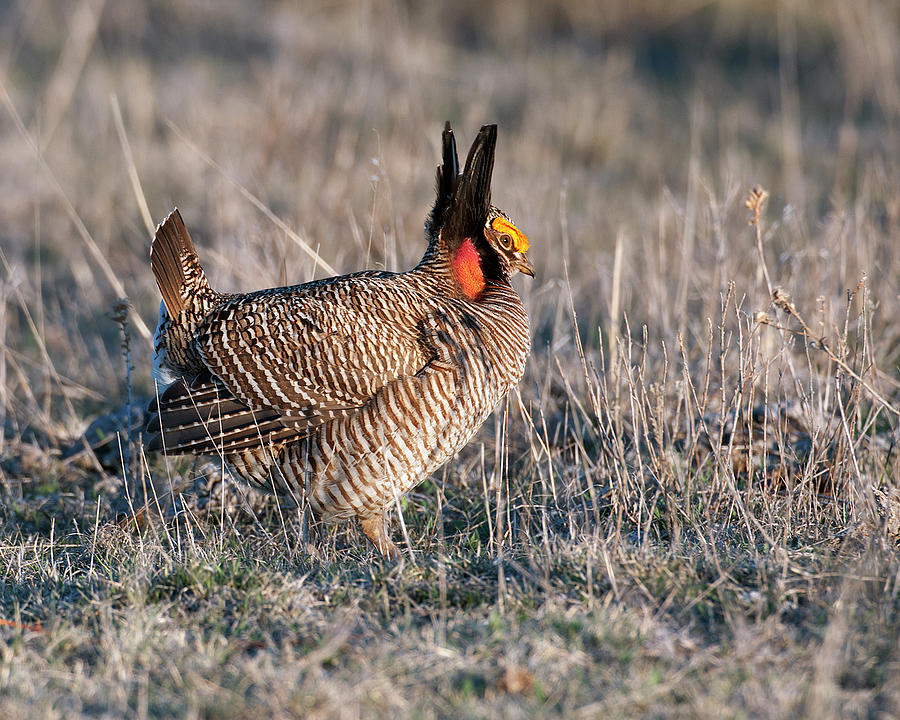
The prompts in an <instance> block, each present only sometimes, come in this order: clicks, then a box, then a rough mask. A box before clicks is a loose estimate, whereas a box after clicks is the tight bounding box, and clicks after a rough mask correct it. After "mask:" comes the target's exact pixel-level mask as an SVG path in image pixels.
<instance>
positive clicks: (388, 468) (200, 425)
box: [149, 123, 534, 555]
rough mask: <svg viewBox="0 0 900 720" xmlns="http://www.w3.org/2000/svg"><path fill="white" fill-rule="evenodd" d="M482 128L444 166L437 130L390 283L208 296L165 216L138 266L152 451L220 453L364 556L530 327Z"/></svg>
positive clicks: (380, 541) (516, 365) (455, 439)
mask: <svg viewBox="0 0 900 720" xmlns="http://www.w3.org/2000/svg"><path fill="white" fill-rule="evenodd" d="M495 143H496V126H493V125H491V126H485V127H483V128H482V129H481V132H480V133H479V135H478V137H477V138H476V140H475V142H474V143H473V145H472V148H471V150H470V151H469V156H468V158H467V160H466V166H465V170H464V171H463V173H462V174H460V173H459V166H458V161H457V157H456V146H455V141H454V139H453V133H452V131H451V130H450V125H449V123H448V124H447V126H446V128H445V130H444V134H443V148H444V149H443V162H442V164H441V165H440V166H439V167H438V173H437V199H436V201H435V205H434V208H433V210H432V212H431V214H430V216H429V218H428V220H427V221H426V225H425V228H426V235H427V238H428V247H427V249H426V251H425V255H424V257H423V258H422V260H421V261H420V262H419V264H418V265H417V266H416V267H415V268H413V269H412V270H410V271H408V272H405V273H388V272H373V271H368V272H360V273H355V274H352V275H344V276H341V277H334V278H329V279H326V280H320V281H317V282H312V283H307V284H304V285H297V286H293V287H285V288H273V289H270V290H261V291H258V292H254V293H249V294H246V295H223V294H220V293H216V292H215V291H213V290H211V289H210V287H209V285H208V284H207V282H206V277H205V275H204V274H203V270H202V268H201V267H200V264H199V260H198V258H197V254H196V251H195V250H194V247H193V244H192V242H191V239H190V235H189V234H188V232H187V229H186V228H185V226H184V223H183V222H182V220H181V216H180V214H179V213H178V211H177V210H175V211H173V212H172V214H171V215H170V216H169V217H168V218H166V220H165V221H164V222H163V223H162V224H161V225H160V227H159V228H158V229H157V233H156V237H155V239H154V243H153V248H152V250H151V265H152V268H153V272H154V274H155V276H156V278H157V281H158V283H159V287H160V292H161V294H162V296H163V302H162V304H161V306H160V319H159V323H158V327H157V333H156V343H155V354H154V377H155V378H156V379H157V381H158V383H159V384H160V386H161V387H163V386H165V389H164V390H163V391H162V392H161V395H160V397H159V398H158V401H156V402H154V403H153V407H151V410H153V411H154V412H155V413H156V415H155V416H154V417H153V419H152V420H151V423H150V427H149V431H150V433H151V439H150V441H149V448H150V449H162V450H165V451H167V452H172V453H194V454H219V453H221V454H222V455H223V456H224V457H225V459H226V460H227V461H228V463H229V465H230V466H231V468H232V470H233V472H234V474H235V475H236V476H238V477H239V478H241V479H243V480H244V481H246V482H248V483H250V484H251V485H254V486H256V487H259V488H262V489H266V490H269V491H272V492H275V493H277V494H279V495H280V496H282V498H283V499H291V500H293V501H294V502H298V503H299V502H303V501H306V502H308V504H309V506H310V508H311V509H312V510H313V512H315V513H316V514H317V515H318V516H319V517H321V518H323V519H325V520H337V519H351V518H356V519H357V520H358V521H359V523H360V527H361V528H362V529H363V531H364V532H365V534H366V535H367V536H368V537H369V539H370V540H372V542H373V543H374V544H375V546H376V547H377V548H378V550H379V551H380V552H382V553H383V554H387V555H395V554H396V548H395V546H394V544H393V542H392V541H391V539H390V537H389V536H388V534H387V531H386V529H385V523H386V514H387V513H388V512H389V510H390V508H391V507H392V506H393V504H394V502H395V498H396V497H397V496H399V495H401V494H403V493H405V492H407V491H408V490H409V489H410V488H412V487H413V486H415V485H416V484H417V483H419V482H421V481H422V480H423V479H424V478H426V477H427V476H428V475H429V474H430V473H432V472H433V471H434V470H436V469H437V468H439V467H440V466H441V465H443V464H444V463H445V462H446V461H447V460H448V459H449V458H450V457H452V456H453V454H454V453H456V452H457V451H458V450H459V449H460V448H461V447H462V446H463V445H465V443H466V442H467V441H468V440H469V438H470V437H471V436H472V434H473V433H474V432H475V431H476V430H477V429H478V427H480V426H481V424H482V423H483V422H484V420H485V419H486V418H487V417H488V415H489V414H490V413H491V412H492V411H493V409H494V407H495V406H496V405H497V403H499V402H500V400H501V399H502V398H503V397H504V396H505V395H506V393H507V392H509V390H510V389H511V388H512V387H514V386H515V385H516V384H517V383H518V382H519V380H520V378H521V377H522V373H523V372H524V369H525V362H526V359H527V357H528V353H529V347H530V340H529V332H528V317H527V315H526V312H525V308H524V306H523V304H522V301H521V299H520V298H519V296H518V295H517V294H516V292H515V291H514V290H513V288H512V286H511V285H510V283H509V279H510V276H511V275H512V274H514V273H515V272H517V271H522V272H525V273H527V274H529V275H532V276H533V275H534V270H533V268H532V266H531V264H530V262H529V261H528V259H527V257H526V256H525V251H526V250H527V249H528V240H527V238H526V237H525V235H524V234H522V233H521V232H520V231H519V230H518V229H517V228H516V227H515V225H513V224H512V222H511V221H510V220H509V218H508V217H507V216H506V215H504V214H503V213H502V212H501V211H500V210H498V209H497V208H496V207H494V206H493V205H491V204H490V182H491V174H492V170H493V159H494V146H495Z"/></svg>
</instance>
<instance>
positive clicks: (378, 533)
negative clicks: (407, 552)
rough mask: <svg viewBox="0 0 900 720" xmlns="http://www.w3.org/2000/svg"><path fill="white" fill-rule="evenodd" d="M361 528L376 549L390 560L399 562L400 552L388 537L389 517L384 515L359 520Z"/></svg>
mask: <svg viewBox="0 0 900 720" xmlns="http://www.w3.org/2000/svg"><path fill="white" fill-rule="evenodd" d="M359 527H360V529H361V530H362V531H363V532H364V533H365V535H366V537H367V538H369V540H371V541H372V544H373V545H374V546H375V549H376V550H378V552H380V553H381V554H382V555H383V556H384V557H386V558H387V559H388V560H397V559H398V558H399V557H400V551H399V550H398V549H397V546H396V545H394V541H393V540H391V536H390V535H388V531H387V517H386V516H385V515H384V514H382V515H373V516H371V517H366V518H359Z"/></svg>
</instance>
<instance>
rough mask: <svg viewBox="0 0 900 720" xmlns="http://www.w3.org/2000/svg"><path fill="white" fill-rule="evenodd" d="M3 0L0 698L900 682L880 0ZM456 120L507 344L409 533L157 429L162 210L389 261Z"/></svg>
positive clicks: (626, 693)
mask: <svg viewBox="0 0 900 720" xmlns="http://www.w3.org/2000/svg"><path fill="white" fill-rule="evenodd" d="M0 18H2V21H0V48H2V50H0V81H2V87H0V95H2V99H3V101H4V107H3V110H2V117H3V118H4V119H3V121H2V122H0V166H2V167H3V168H4V170H3V172H2V173H0V237H2V242H0V350H2V352H0V498H2V500H0V638H2V643H0V715H3V716H9V717H25V716H27V717H79V716H100V717H119V716H123V715H127V716H138V717H148V716H152V717H168V716H178V717H259V716H265V715H271V716H298V717H300V716H302V717H310V716H313V717H315V716H329V717H330V716H358V715H372V714H379V715H404V716H405V715H411V716H422V717H460V716H477V717H485V716H490V717H493V716H503V717H508V716H513V717H530V716H534V715H539V714H540V715H552V716H564V717H598V716H612V717H618V716H653V717H657V716H659V717H680V716H683V717H723V716H726V717H794V716H812V717H822V718H824V717H890V716H894V715H897V714H900V694H898V690H897V688H898V687H900V650H898V648H900V604H898V600H897V595H898V592H897V591H898V586H897V578H898V577H900V563H898V560H897V542H898V537H900V490H898V487H897V470H898V459H897V453H896V450H895V442H896V438H897V429H898V417H897V416H898V411H900V377H898V372H897V364H898V358H900V332H898V327H900V326H898V325H897V322H896V318H897V317H900V256H898V253H897V251H896V239H897V238H898V237H900V200H898V198H900V180H898V178H900V89H898V88H900V71H898V68H900V58H898V52H900V50H898V48H900V15H898V12H897V9H896V7H894V5H893V4H890V3H882V2H878V0H872V2H867V3H856V4H852V3H849V4H848V3H844V2H840V1H839V0H833V1H829V2H826V3H824V4H822V3H817V2H812V1H811V0H810V1H807V0H795V1H794V2H791V3H768V2H755V3H750V2H745V1H743V0H722V2H716V3H701V2H693V1H690V0H683V1H681V2H656V1H654V0H647V1H646V2H640V3H632V2H628V3H626V2H618V1H616V2H611V3H603V4H602V5H598V7H597V8H596V9H591V8H588V7H587V6H585V4H584V3H576V2H568V0H557V1H556V2H552V3H537V2H528V3H521V4H504V3H496V4H494V3H488V4H485V3H477V4H476V3H472V2H460V3H454V4H452V5H448V6H446V7H444V8H440V9H438V8H437V7H432V8H428V9H420V8H418V7H417V6H415V5H412V4H403V3H399V2H393V1H387V0H386V1H384V2H373V3H365V2H358V3H346V4H323V5H315V6H313V5H309V6H298V5H295V4H293V3H285V2H267V3H264V4H261V5H260V6H258V7H251V6H250V5H249V4H245V3H241V2H238V1H237V0H235V1H234V2H227V1H226V2H220V3H216V4H215V6H212V5H210V6H209V7H207V6H205V5H202V4H189V3H175V2H156V3H138V2H130V1H126V2H116V3H112V2H107V3H105V4H104V3H102V2H98V1H96V0H81V1H80V2H72V3H52V2H41V3H19V4H15V5H10V6H9V7H7V8H5V9H3V10H0ZM445 119H450V120H451V121H452V122H453V124H454V127H455V129H456V132H457V134H458V135H459V138H460V142H461V145H463V146H467V144H468V141H469V140H470V139H471V138H472V137H473V136H474V133H475V132H476V130H477V128H478V127H479V126H480V125H481V124H482V123H484V122H489V121H497V122H499V124H500V141H499V147H498V157H497V166H496V168H495V176H494V177H495V183H494V199H495V201H496V202H497V203H498V204H499V205H501V206H502V207H503V208H504V209H505V210H507V211H508V212H509V213H510V214H511V215H512V216H513V217H514V218H515V220H516V222H517V224H518V225H519V226H520V227H522V228H523V229H524V230H525V232H527V233H528V234H529V236H530V237H531V239H532V251H531V253H530V254H531V255H532V256H533V259H534V261H535V265H536V267H537V268H538V270H539V274H538V278H537V280H536V281H534V282H530V281H528V279H527V278H526V279H524V280H523V281H516V282H517V287H519V288H520V290H521V292H522V295H523V298H524V299H525V302H526V304H527V306H528V308H529V312H530V315H531V318H532V328H533V335H534V345H533V354H532V358H531V361H530V363H529V366H528V370H527V372H526V376H525V379H524V380H523V382H522V384H521V386H520V388H519V391H518V392H517V393H515V394H514V395H513V396H511V397H510V399H509V401H508V402H507V403H504V404H503V405H502V406H501V407H500V408H498V410H497V412H496V413H495V416H494V418H492V419H491V420H489V421H488V423H486V425H485V427H484V428H483V429H482V431H481V432H480V433H479V434H478V436H477V438H476V439H475V440H474V441H473V442H472V443H471V444H470V445H469V446H468V447H467V448H466V449H464V450H463V451H462V452H461V453H460V455H459V456H458V458H456V459H455V460H454V461H453V462H451V463H450V464H449V465H448V466H447V467H446V468H445V469H444V470H443V471H441V472H439V473H438V474H437V475H436V476H435V477H434V478H432V479H431V480H430V481H428V482H426V483H425V484H424V485H423V486H421V487H420V488H418V489H417V490H416V491H415V492H413V493H412V494H410V496H409V497H408V498H406V499H405V500H404V501H403V503H402V518H403V521H404V523H403V529H402V530H401V527H400V524H399V522H395V524H394V537H395V539H398V540H399V539H400V538H401V537H402V536H403V534H404V532H405V533H406V534H407V535H408V537H409V541H410V543H411V551H410V550H408V551H407V554H406V556H405V559H404V561H402V562H401V563H399V564H397V565H390V564H386V563H384V562H382V561H381V560H380V559H379V558H378V557H376V556H375V555H374V553H373V551H372V550H371V548H370V547H368V546H367V545H366V544H365V543H364V542H363V540H362V537H361V536H360V535H359V534H358V533H357V532H356V531H355V530H353V529H348V528H344V527H338V528H331V527H320V526H318V525H316V524H315V523H312V524H310V523H309V522H308V519H306V518H304V517H302V516H299V517H298V516H297V515H296V513H292V512H290V511H283V510H282V509H281V508H279V507H278V505H277V503H273V502H271V501H267V500H265V499H260V498H258V497H256V496H248V497H245V496H244V493H243V492H242V491H241V490H239V489H236V488H234V487H233V486H231V485H229V484H228V483H223V482H222V480H221V473H220V472H219V469H218V468H216V466H215V464H214V463H213V464H210V463H205V464H204V463H202V462H196V463H194V462H192V461H190V460H184V459H175V458H169V459H164V458H160V457H148V456H146V455H145V454H144V453H142V452H141V451H140V444H139V442H140V437H139V428H140V425H141V420H142V418H141V413H140V411H139V410H138V409H137V408H139V407H140V406H141V405H142V402H143V401H144V399H145V398H146V397H148V396H149V395H150V394H151V392H152V387H151V380H150V374H149V365H150V362H149V343H148V341H147V337H146V331H145V329H144V328H145V327H146V326H150V327H152V324H153V322H154V321H155V317H156V309H157V307H158V302H159V296H158V293H157V290H156V288H155V286H154V283H153V279H152V276H151V273H150V272H149V267H148V263H147V255H148V247H149V231H150V229H151V227H152V224H153V223H154V222H156V221H158V220H159V219H161V218H162V217H164V216H165V215H166V214H167V213H168V212H169V210H170V209H171V208H172V207H173V206H174V205H176V204H177V205H178V206H179V207H180V208H181V210H182V213H183V214H184V216H185V219H186V222H187V223H188V225H189V226H190V227H191V230H192V233H193V235H194V238H195V241H196V243H197V245H198V248H199V250H200V253H201V257H202V259H203V261H204V265H205V267H206V269H207V271H208V273H209V275H210V277H211V280H212V282H213V284H214V286H216V287H218V288H221V289H227V290H250V289H255V288H258V287H261V286H267V285H274V284H278V283H279V282H281V280H282V278H286V279H287V281H288V282H302V281H306V280H309V279H311V278H313V277H322V276H323V273H324V272H325V271H324V270H322V268H321V267H319V266H318V264H317V261H316V257H317V256H319V257H321V259H322V261H323V262H324V263H325V266H326V267H333V268H334V269H335V270H337V271H338V272H347V271H351V270H354V269H358V268H361V267H387V268H389V269H403V268H406V267H409V266H410V265H411V264H412V263H413V262H415V261H416V260H417V259H418V257H419V255H420V253H421V251H422V244H423V243H422V232H421V227H422V222H423V219H424V215H425V212H426V211H427V208H428V206H429V201H430V199H431V193H432V187H431V182H432V177H433V167H434V165H435V163H436V162H437V159H438V152H439V147H438V138H439V133H440V129H441V127H442V125H443V121H444V120H445ZM757 186H759V187H760V192H759V193H756V194H752V195H749V196H748V193H749V192H750V189H751V188H755V187H757ZM762 188H764V189H765V190H762ZM748 197H749V206H748V207H745V201H746V200H748ZM750 221H752V225H750V224H748V222H750ZM123 296H127V298H128V302H127V303H126V302H119V300H120V298H122V297H123ZM129 403H130V404H131V405H132V407H129ZM135 520H140V522H139V523H138V524H137V525H138V527H137V529H135Z"/></svg>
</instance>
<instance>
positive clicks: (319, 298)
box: [149, 274, 429, 453]
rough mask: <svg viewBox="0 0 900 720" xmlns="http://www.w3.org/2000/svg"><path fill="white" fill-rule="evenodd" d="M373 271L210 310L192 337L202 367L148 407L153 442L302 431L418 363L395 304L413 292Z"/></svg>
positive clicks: (196, 448) (424, 360) (203, 447)
mask: <svg viewBox="0 0 900 720" xmlns="http://www.w3.org/2000/svg"><path fill="white" fill-rule="evenodd" d="M373 275H374V274H370V275H368V276H366V275H364V274H360V275H356V276H347V277H345V278H339V279H337V280H332V281H329V282H326V283H314V284H311V285H308V286H299V287H297V288H287V289H277V290H270V291H262V292H259V293H253V294H250V295H245V296H240V297H236V298H233V299H232V300H230V301H228V302H226V303H224V304H223V305H221V306H220V307H218V308H216V309H215V310H213V312H212V313H210V314H209V316H207V318H206V319H205V320H204V322H203V324H202V325H201V326H200V327H199V328H198V331H197V334H196V336H195V341H194V345H195V349H196V351H197V354H198V355H199V357H200V358H201V360H202V361H203V363H204V365H205V366H206V368H207V370H208V372H207V373H202V374H201V375H200V376H199V377H198V378H195V379H194V380H193V381H192V382H184V381H181V382H178V383H176V384H175V385H173V386H171V387H169V388H168V389H167V390H166V392H165V393H163V395H162V396H161V397H160V399H159V406H158V408H153V407H151V410H153V411H157V415H158V417H157V418H156V419H155V421H151V427H150V428H149V430H150V431H151V432H156V433H158V435H156V436H155V437H153V438H152V439H151V441H150V444H149V447H150V449H160V448H163V447H165V449H166V450H168V451H170V452H190V453H213V452H231V451H235V450H240V449H244V448H248V447H254V446H258V445H260V444H262V443H263V442H266V441H278V440H285V439H289V438H296V437H301V436H303V435H306V434H308V433H309V432H310V431H311V430H312V429H314V428H315V427H317V426H319V425H321V424H322V423H325V422H328V421H330V420H334V419H336V418H339V417H342V416H345V415H348V414H351V413H354V412H356V411H357V410H358V409H359V408H360V407H362V406H363V405H364V404H365V403H366V402H368V401H369V400H370V399H371V398H372V397H374V395H375V394H376V393H377V392H378V391H379V390H380V389H381V388H382V387H384V386H385V385H387V384H388V383H391V382H393V381H395V380H397V379H398V378H401V377H404V376H408V375H415V374H416V373H418V372H420V371H421V370H422V369H423V368H424V367H425V366H426V365H427V364H428V362H429V352H428V348H427V346H426V345H424V344H423V343H422V341H421V335H420V330H419V329H418V328H417V326H416V323H415V322H411V321H410V318H409V316H408V315H407V314H405V313H403V312H400V311H399V310H398V309H399V308H400V307H402V305H401V303H403V302H404V301H408V300H409V298H408V297H407V296H406V295H405V294H404V291H402V290H398V288H397V284H396V283H394V282H392V281H391V280H390V278H389V277H387V276H381V275H374V276H373ZM407 306H409V305H407ZM404 320H405V321H404ZM163 431H164V437H163Z"/></svg>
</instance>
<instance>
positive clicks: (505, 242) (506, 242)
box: [500, 233, 512, 250]
mask: <svg viewBox="0 0 900 720" xmlns="http://www.w3.org/2000/svg"><path fill="white" fill-rule="evenodd" d="M500 244H501V245H502V246H503V247H505V248H506V249H507V250H508V249H509V248H510V246H511V245H512V238H511V237H510V236H509V235H508V234H507V233H503V234H502V235H501V236H500Z"/></svg>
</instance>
